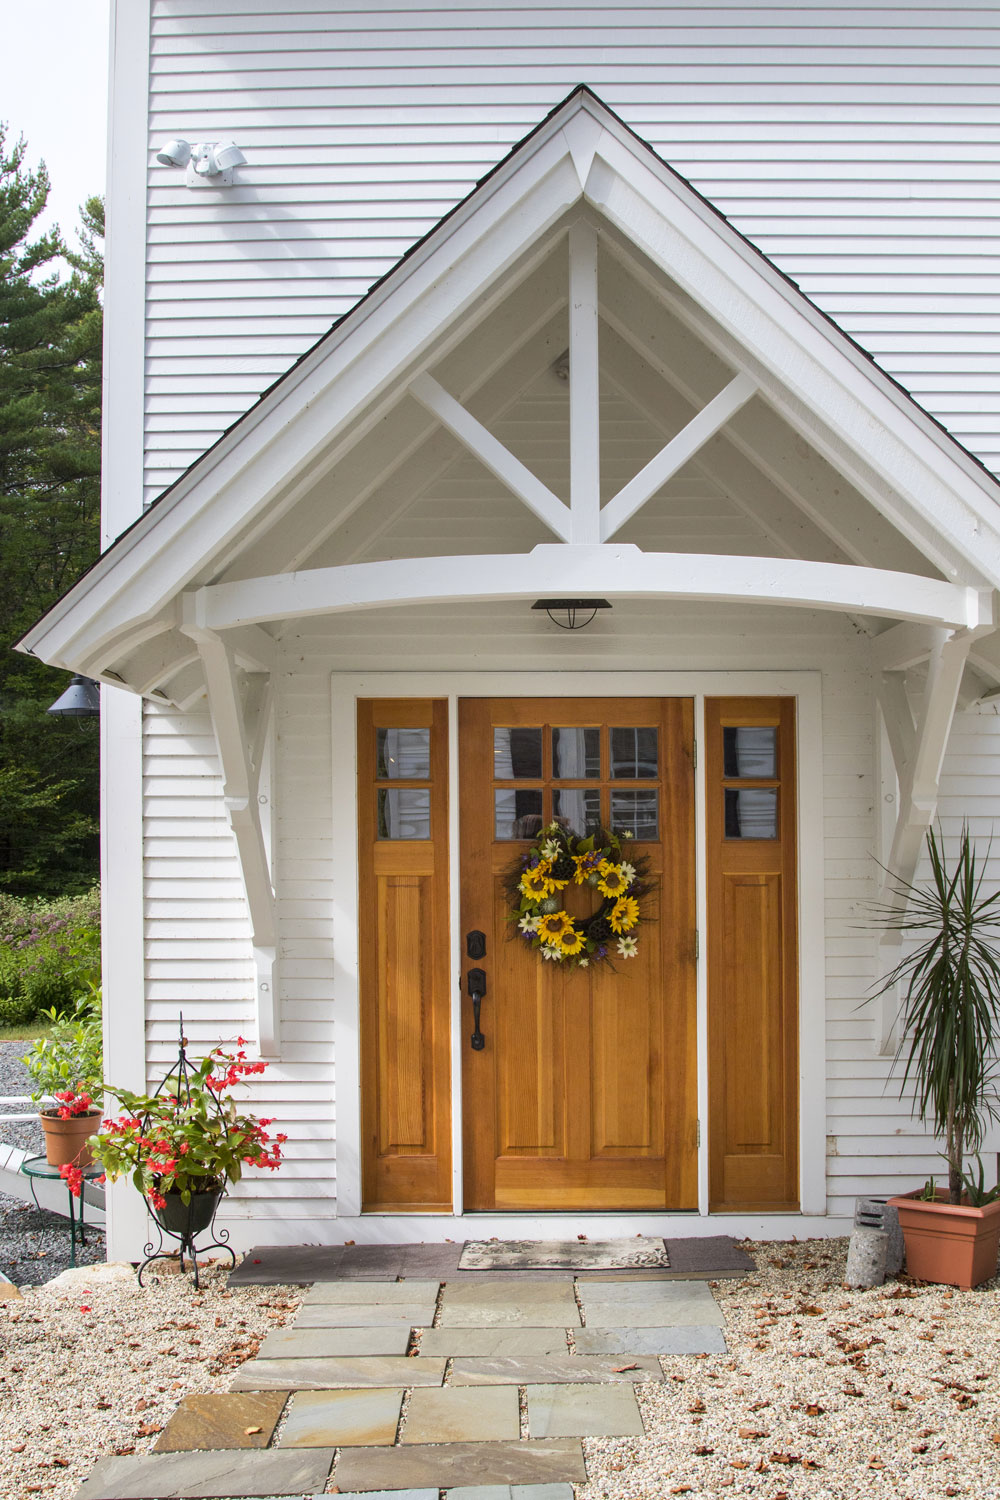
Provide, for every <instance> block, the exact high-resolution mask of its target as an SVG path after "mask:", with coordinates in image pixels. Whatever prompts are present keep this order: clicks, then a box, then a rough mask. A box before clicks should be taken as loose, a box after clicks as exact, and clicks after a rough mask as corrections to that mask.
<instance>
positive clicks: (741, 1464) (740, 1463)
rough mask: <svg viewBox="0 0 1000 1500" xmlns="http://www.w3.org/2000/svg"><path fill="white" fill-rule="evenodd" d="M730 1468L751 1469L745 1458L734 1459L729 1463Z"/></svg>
mask: <svg viewBox="0 0 1000 1500" xmlns="http://www.w3.org/2000/svg"><path fill="white" fill-rule="evenodd" d="M729 1467H730V1468H731V1469H749V1467H750V1465H749V1464H748V1463H747V1461H746V1459H745V1458H732V1459H730V1461H729Z"/></svg>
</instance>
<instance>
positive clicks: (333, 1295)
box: [302, 1281, 441, 1307]
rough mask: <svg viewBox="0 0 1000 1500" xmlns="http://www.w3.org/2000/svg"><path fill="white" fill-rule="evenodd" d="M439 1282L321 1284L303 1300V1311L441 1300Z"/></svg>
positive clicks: (410, 1304)
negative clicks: (327, 1306) (334, 1305)
mask: <svg viewBox="0 0 1000 1500" xmlns="http://www.w3.org/2000/svg"><path fill="white" fill-rule="evenodd" d="M440 1285H441V1283H440V1282H439V1281H321V1282H317V1284H316V1285H315V1286H311V1287H310V1288H309V1290H308V1291H307V1292H306V1293H305V1295H304V1297H303V1298H302V1305H303V1307H311V1306H312V1304H313V1303H314V1302H322V1303H326V1302H337V1303H340V1304H341V1305H342V1306H350V1305H351V1304H354V1305H355V1306H357V1305H360V1304H371V1303H374V1304H375V1305H377V1306H384V1305H386V1304H392V1303H395V1304H397V1305H398V1304H399V1303H404V1304H405V1305H406V1306H412V1304H413V1303H414V1302H430V1303H433V1302H435V1301H436V1300H437V1294H438V1290H439V1288H440Z"/></svg>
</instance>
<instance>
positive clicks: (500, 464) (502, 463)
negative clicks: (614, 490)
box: [409, 375, 570, 542]
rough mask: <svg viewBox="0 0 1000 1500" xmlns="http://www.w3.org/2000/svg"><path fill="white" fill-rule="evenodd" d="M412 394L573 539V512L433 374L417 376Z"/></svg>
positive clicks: (553, 526) (561, 534) (565, 536)
mask: <svg viewBox="0 0 1000 1500" xmlns="http://www.w3.org/2000/svg"><path fill="white" fill-rule="evenodd" d="M409 392H410V395H411V396H413V398H414V399H415V400H416V401H419V402H420V404H421V406H425V407H426V408H427V410H428V411H429V412H433V414H434V416H436V417H437V419H438V421H439V422H440V423H441V424H442V426H444V427H447V429H448V431H449V432H450V433H452V434H453V436H454V437H457V438H458V440H459V442H460V443H464V444H465V446H466V448H468V450H469V452H470V453H472V454H474V456H475V457H476V458H478V459H479V461H480V463H482V464H485V466H486V468H487V469H489V471H490V473H491V474H494V475H495V476H496V477H497V479H499V481H500V483H501V484H504V485H506V486H507V488H508V489H509V490H510V492H511V494H513V495H516V496H517V498H518V499H519V500H522V501H523V502H524V504H525V505H526V506H527V507H528V509H529V510H531V511H534V513H535V515H536V516H537V517H538V519H539V520H540V521H543V522H544V523H545V525H546V526H547V527H548V528H549V530H550V531H551V532H553V533H554V534H555V535H556V536H559V537H562V539H563V541H564V542H568V541H569V539H570V513H569V511H568V509H567V508H566V506H565V505H564V504H563V503H562V501H561V500H560V499H559V497H558V496H557V495H554V494H553V493H552V491H551V490H550V489H549V488H548V486H547V485H544V484H543V483H542V481H541V480H540V479H538V478H537V477H536V475H534V474H532V472H531V470H530V469H528V468H526V467H525V465H524V464H523V463H522V462H521V460H520V459H519V458H515V457H514V455H513V453H511V451H510V449H509V448H505V447H504V445H503V443H501V442H500V441H499V440H498V439H497V438H495V437H494V436H493V434H492V432H490V431H488V429H487V428H485V427H484V426H483V424H482V422H480V421H478V420H477V419H476V418H475V417H474V416H473V415H472V413H471V412H470V411H467V410H466V408H465V407H464V406H462V405H461V404H460V403H459V402H458V401H456V400H455V398H454V396H451V395H449V394H448V392H447V391H446V390H445V388H444V386H442V385H439V384H438V382H437V381H436V380H435V379H434V377H433V375H418V376H417V378H416V380H414V381H412V382H411V384H410V386H409Z"/></svg>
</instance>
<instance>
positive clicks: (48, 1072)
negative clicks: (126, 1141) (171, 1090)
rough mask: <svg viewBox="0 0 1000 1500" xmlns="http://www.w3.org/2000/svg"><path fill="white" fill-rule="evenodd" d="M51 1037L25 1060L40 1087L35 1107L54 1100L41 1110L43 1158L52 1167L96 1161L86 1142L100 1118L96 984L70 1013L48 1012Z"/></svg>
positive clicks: (41, 1040)
mask: <svg viewBox="0 0 1000 1500" xmlns="http://www.w3.org/2000/svg"><path fill="white" fill-rule="evenodd" d="M47 1014H48V1017H49V1019H50V1020H51V1022H52V1027H51V1035H50V1036H47V1037H40V1038H39V1040H38V1041H37V1042H36V1043H35V1045H34V1046H33V1047H32V1049H31V1051H30V1052H29V1053H27V1054H26V1056H25V1057H24V1058H22V1061H23V1063H24V1065H25V1067H26V1068H27V1069H28V1072H29V1073H30V1074H31V1076H32V1078H33V1079H34V1080H35V1084H36V1088H35V1090H34V1092H33V1093H32V1095H31V1097H32V1099H34V1100H35V1102H36V1103H43V1102H44V1101H45V1100H46V1099H54V1100H55V1103H54V1104H48V1105H45V1107H44V1108H43V1109H42V1110H41V1111H40V1119H41V1122H42V1130H43V1131H44V1132H45V1157H46V1160H47V1161H48V1163H49V1165H50V1166H52V1167H62V1166H66V1165H70V1166H75V1167H79V1168H84V1167H89V1166H91V1165H92V1163H93V1160H94V1158H93V1154H92V1152H91V1149H90V1146H89V1145H88V1140H89V1137H90V1135H91V1133H92V1132H93V1130H94V1126H95V1124H96V1122H97V1121H98V1120H99V1119H100V1117H101V1096H102V1094H103V1091H104V1084H103V1081H102V1076H101V1075H102V1067H103V1059H102V1044H101V996H100V990H99V989H97V988H96V986H92V987H91V993H89V994H87V995H84V996H83V997H81V999H79V1000H78V1001H77V1004H76V1006H75V1008H74V1010H73V1011H72V1012H71V1014H69V1015H60V1014H59V1013H58V1011H56V1010H55V1009H53V1010H50V1011H48V1012H47Z"/></svg>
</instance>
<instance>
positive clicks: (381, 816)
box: [378, 786, 431, 839]
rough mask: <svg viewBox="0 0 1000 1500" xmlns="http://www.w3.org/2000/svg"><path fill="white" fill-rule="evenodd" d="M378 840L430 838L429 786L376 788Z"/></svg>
mask: <svg viewBox="0 0 1000 1500" xmlns="http://www.w3.org/2000/svg"><path fill="white" fill-rule="evenodd" d="M378 836H379V838H380V839H429V838H430V836H431V794H430V789H429V788H428V787H418V786H412V787H379V789H378Z"/></svg>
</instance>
